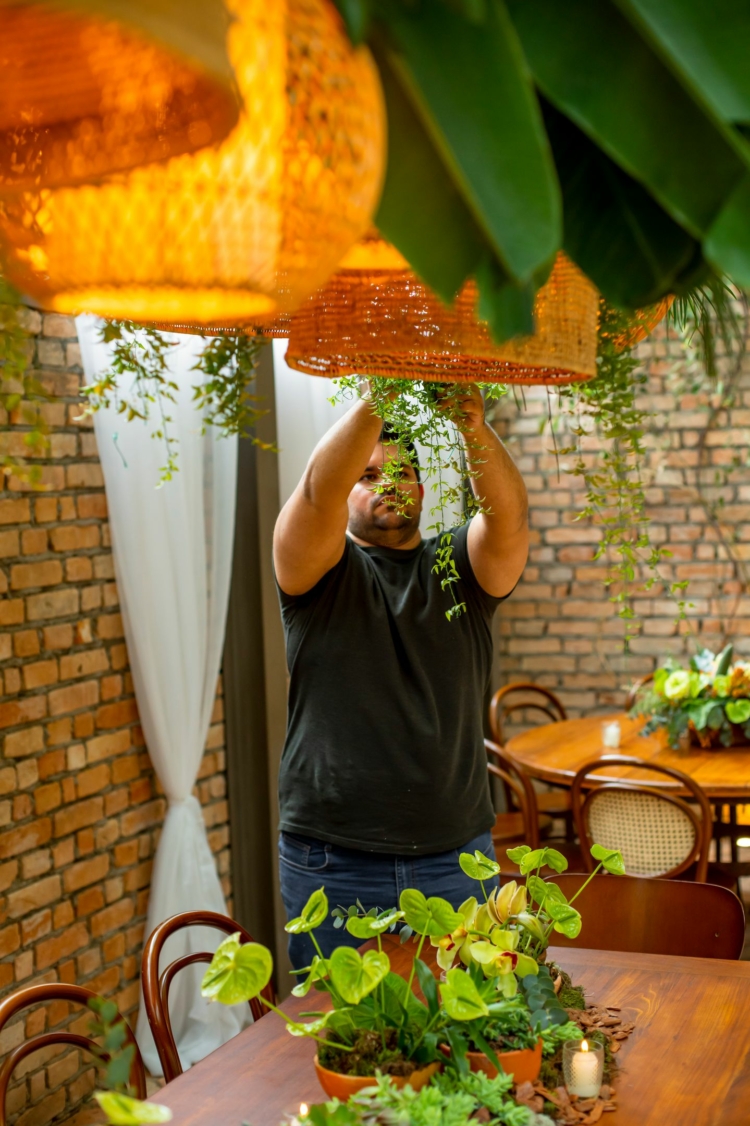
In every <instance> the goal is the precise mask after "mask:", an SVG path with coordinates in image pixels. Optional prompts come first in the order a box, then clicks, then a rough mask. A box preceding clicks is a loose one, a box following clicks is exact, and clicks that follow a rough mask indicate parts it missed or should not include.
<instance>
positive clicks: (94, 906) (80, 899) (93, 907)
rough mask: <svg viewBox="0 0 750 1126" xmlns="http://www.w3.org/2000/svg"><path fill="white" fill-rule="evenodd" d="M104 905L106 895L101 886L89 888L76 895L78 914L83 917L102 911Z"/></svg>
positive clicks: (80, 917)
mask: <svg viewBox="0 0 750 1126" xmlns="http://www.w3.org/2000/svg"><path fill="white" fill-rule="evenodd" d="M103 906H104V896H103V894H102V889H101V888H100V887H91V888H87V889H86V891H82V892H81V894H80V895H77V896H76V915H77V916H78V918H79V919H82V918H83V917H84V916H85V915H91V914H93V912H94V911H100V910H101V909H102V907H103Z"/></svg>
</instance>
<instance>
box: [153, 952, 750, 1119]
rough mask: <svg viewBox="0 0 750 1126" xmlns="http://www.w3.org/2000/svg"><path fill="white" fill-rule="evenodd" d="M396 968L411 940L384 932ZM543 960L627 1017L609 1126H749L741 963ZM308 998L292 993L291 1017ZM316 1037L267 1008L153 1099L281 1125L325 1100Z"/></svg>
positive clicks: (745, 990) (191, 1112)
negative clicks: (300, 1033) (297, 1031)
mask: <svg viewBox="0 0 750 1126" xmlns="http://www.w3.org/2000/svg"><path fill="white" fill-rule="evenodd" d="M384 945H385V947H386V949H387V950H388V953H389V955H390V958H391V964H392V967H393V969H394V970H395V971H396V972H400V973H402V974H403V973H404V972H405V971H407V969H408V966H409V964H410V960H411V958H412V957H413V946H412V944H411V943H409V944H408V946H400V945H399V943H398V941H397V940H395V939H392V938H391V936H386V939H385V943H384ZM550 956H551V957H552V958H554V960H555V961H556V962H557V963H558V965H560V966H562V967H563V968H564V969H566V970H567V971H568V972H569V973H570V974H571V976H572V978H573V981H574V982H575V983H576V984H580V985H582V986H583V987H584V988H585V990H586V995H587V998H588V1000H589V1001H590V1002H592V1003H597V1002H598V1003H603V1004H607V1005H619V1006H620V1007H621V1008H622V1009H623V1012H624V1013H627V1014H628V1017H629V1019H631V1020H635V1021H636V1027H635V1031H634V1032H633V1034H632V1035H631V1036H630V1038H629V1039H628V1040H627V1041H625V1042H624V1044H623V1046H622V1049H621V1052H620V1054H619V1057H618V1059H619V1063H620V1066H621V1071H620V1074H619V1076H618V1078H617V1081H616V1083H615V1090H616V1092H617V1095H616V1098H617V1107H618V1109H617V1111H616V1113H614V1114H612V1115H607V1126H657V1124H658V1126H665V1124H666V1123H675V1126H676V1124H677V1123H679V1126H747V1122H748V1119H749V1117H750V1112H749V1111H748V1108H749V1107H750V963H748V962H728V961H720V960H717V959H713V958H672V957H666V956H663V955H656V954H622V953H615V952H609V951H601V950H584V949H569V948H566V949H562V948H560V949H558V950H554V949H552V950H551V952H550ZM320 996H321V995H317V996H316V999H315V1002H314V1004H313V1003H311V1000H310V998H309V997H307V998H294V997H291V998H289V999H288V1000H287V1001H285V1002H284V1004H283V1006H282V1007H283V1008H284V1010H285V1011H286V1012H288V1013H289V1014H290V1015H296V1016H298V1015H299V1014H300V1013H301V1012H303V1011H307V1010H309V1009H310V1008H311V1007H314V1006H319V1007H322V1006H320V1001H319V1000H318V998H319V997H320ZM314 1055H315V1043H314V1042H313V1041H311V1040H308V1039H302V1038H298V1037H293V1036H290V1035H289V1034H288V1033H287V1032H286V1030H285V1027H284V1024H283V1022H282V1021H281V1019H280V1018H279V1017H277V1016H276V1015H275V1013H268V1014H267V1015H266V1016H264V1017H263V1018H262V1020H260V1021H258V1022H257V1023H256V1024H253V1025H251V1026H250V1027H249V1028H246V1029H245V1030H244V1031H243V1032H241V1033H240V1034H239V1036H236V1037H235V1038H234V1039H233V1040H230V1041H229V1043H227V1044H224V1045H223V1046H222V1047H221V1048H219V1049H218V1050H217V1051H216V1052H213V1053H212V1054H211V1055H210V1056H207V1057H206V1059H204V1060H202V1061H201V1062H200V1063H198V1064H196V1065H195V1066H194V1067H192V1068H191V1069H190V1070H189V1071H187V1072H186V1073H185V1074H184V1075H181V1076H179V1077H178V1078H177V1079H175V1080H173V1081H172V1082H171V1083H170V1084H168V1085H167V1086H166V1087H164V1088H163V1089H162V1090H161V1091H159V1092H158V1094H156V1095H153V1096H152V1100H153V1101H155V1102H159V1103H163V1104H164V1105H165V1106H168V1107H170V1108H171V1109H172V1111H173V1113H174V1119H173V1123H174V1126H240V1123H244V1122H246V1123H249V1124H250V1126H280V1124H281V1123H282V1122H283V1121H284V1120H285V1118H286V1117H287V1116H289V1115H291V1114H293V1113H295V1112H296V1111H297V1110H298V1109H299V1105H300V1103H302V1102H306V1103H308V1104H309V1103H315V1102H322V1101H324V1099H325V1095H324V1094H323V1092H322V1090H321V1088H320V1087H319V1085H318V1082H317V1080H316V1078H315V1072H314V1070H313V1063H312V1061H313V1056H314Z"/></svg>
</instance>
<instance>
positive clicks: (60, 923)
mask: <svg viewBox="0 0 750 1126" xmlns="http://www.w3.org/2000/svg"><path fill="white" fill-rule="evenodd" d="M74 918H75V912H74V911H73V905H72V903H71V902H70V900H69V899H64V900H63V901H62V903H58V904H57V906H56V907H54V908H53V915H52V925H53V927H54V929H55V930H56V931H59V930H60V927H67V926H69V925H70V924H71V923H72V922H73V919H74Z"/></svg>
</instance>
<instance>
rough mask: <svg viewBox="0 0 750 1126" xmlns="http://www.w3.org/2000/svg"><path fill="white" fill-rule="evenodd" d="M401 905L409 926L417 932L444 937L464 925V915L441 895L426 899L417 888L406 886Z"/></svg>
mask: <svg viewBox="0 0 750 1126" xmlns="http://www.w3.org/2000/svg"><path fill="white" fill-rule="evenodd" d="M399 906H400V907H401V910H402V911H403V913H404V919H405V920H406V924H407V926H409V927H411V928H412V930H414V931H416V932H417V934H426V935H429V936H430V937H432V938H442V937H443V936H444V935H446V934H451V932H452V931H454V930H456V929H457V928H458V927H460V926H462V925H463V921H464V919H463V915H459V914H458V912H457V911H454V910H453V908H452V907H451V905H450V903H449V902H448V900H447V899H441V898H440V897H439V896H431V897H430V898H429V899H426V898H425V896H424V895H423V894H422V892H421V891H417V889H416V888H405V890H404V891H402V892H401V898H400V900H399Z"/></svg>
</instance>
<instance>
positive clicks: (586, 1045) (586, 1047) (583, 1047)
mask: <svg viewBox="0 0 750 1126" xmlns="http://www.w3.org/2000/svg"><path fill="white" fill-rule="evenodd" d="M588 1050H589V1042H588V1040H581V1051H582V1052H587V1051H588ZM305 1113H307V1108H306V1107H305Z"/></svg>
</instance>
